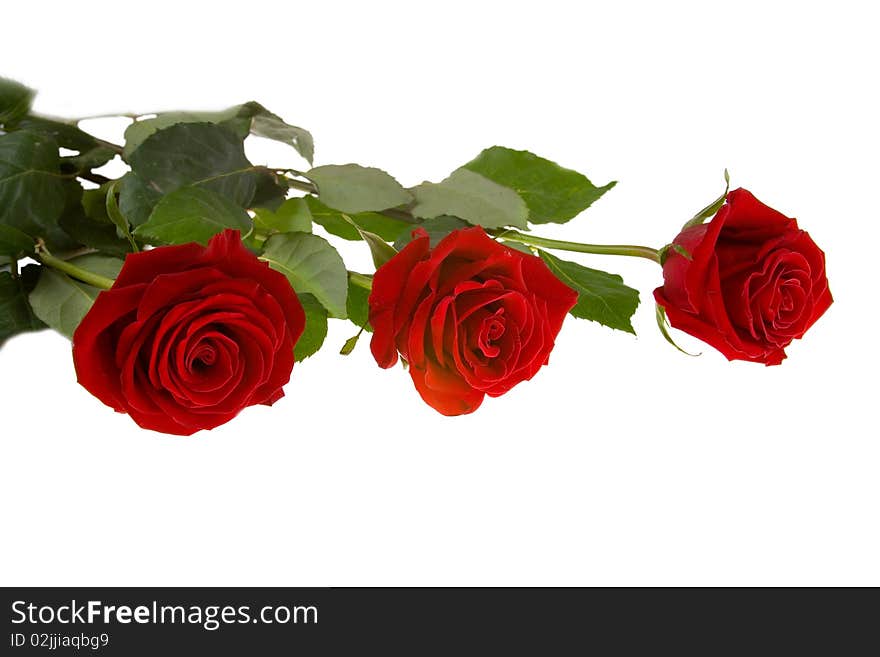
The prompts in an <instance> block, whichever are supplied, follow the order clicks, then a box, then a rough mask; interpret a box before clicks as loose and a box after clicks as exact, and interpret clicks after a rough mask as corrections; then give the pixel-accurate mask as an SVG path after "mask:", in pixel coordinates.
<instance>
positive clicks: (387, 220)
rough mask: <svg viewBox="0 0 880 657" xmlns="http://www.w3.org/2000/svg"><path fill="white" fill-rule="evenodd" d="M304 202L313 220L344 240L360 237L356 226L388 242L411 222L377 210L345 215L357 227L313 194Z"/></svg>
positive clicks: (356, 239)
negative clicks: (393, 217) (387, 215)
mask: <svg viewBox="0 0 880 657" xmlns="http://www.w3.org/2000/svg"><path fill="white" fill-rule="evenodd" d="M305 200H306V203H307V204H308V206H309V211H310V212H311V214H312V219H313V220H314V222H315V223H316V224H318V225H320V226H322V227H323V228H324V230H326V231H327V232H328V233H330V234H331V235H336V236H337V237H341V238H342V239H344V240H350V241H353V242H356V241H358V240H360V239H361V235H360V233H359V232H358V230H357V228H361V229H362V230H366V231H369V232H371V233H375V234H376V235H378V236H379V237H381V238H382V239H383V240H385V241H386V242H390V241H391V240H394V239H396V238H397V236H398V235H400V233H401V231H403V230H405V229H406V228H407V227H408V226H411V224H408V223H406V222H405V221H400V220H399V219H392V218H391V217H386V216H385V215H384V214H379V213H377V212H357V213H354V214H348V215H347V216H348V217H349V218H350V219H351V220H352V221H353V222H354V223H355V224H357V228H356V227H355V226H352V225H351V223H349V222H348V221H346V220H345V217H343V214H345V213H343V212H340V211H339V210H334V209H333V208H329V207H327V206H326V205H324V204H323V203H321V201H319V200H318V199H317V198H315V197H314V196H306V197H305Z"/></svg>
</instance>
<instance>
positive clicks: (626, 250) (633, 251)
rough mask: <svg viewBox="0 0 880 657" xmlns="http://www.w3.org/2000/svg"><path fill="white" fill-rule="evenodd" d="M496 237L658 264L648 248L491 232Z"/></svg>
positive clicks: (657, 255)
mask: <svg viewBox="0 0 880 657" xmlns="http://www.w3.org/2000/svg"><path fill="white" fill-rule="evenodd" d="M492 232H493V234H494V235H495V236H496V237H500V238H502V239H505V240H509V241H511V242H520V243H521V244H528V245H530V246H543V247H544V248H546V249H559V250H561V251H575V252H577V253H593V254H596V255H621V256H631V257H633V258H647V259H648V260H653V261H654V262H656V263H658V264H659V262H660V252H659V251H657V249H652V248H651V247H650V246H635V245H631V244H582V243H580V242H566V241H563V240H551V239H549V238H547V237H538V236H537V235H524V234H523V233H518V232H516V231H512V230H501V231H492Z"/></svg>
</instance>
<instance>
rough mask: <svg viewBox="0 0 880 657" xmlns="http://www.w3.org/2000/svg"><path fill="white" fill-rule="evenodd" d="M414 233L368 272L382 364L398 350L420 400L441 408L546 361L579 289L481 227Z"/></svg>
mask: <svg viewBox="0 0 880 657" xmlns="http://www.w3.org/2000/svg"><path fill="white" fill-rule="evenodd" d="M413 235H414V239H413V240H412V241H411V242H410V243H409V244H407V246H406V247H405V248H403V249H402V250H401V251H400V253H398V254H397V255H395V256H394V257H393V258H391V260H389V261H388V262H387V263H386V264H384V265H383V266H382V267H380V268H379V270H378V271H377V272H376V275H375V277H374V278H373V290H372V292H371V294H370V299H369V301H370V323H371V324H372V326H373V338H372V342H371V345H370V346H371V349H372V352H373V356H374V357H375V359H376V362H377V363H378V364H379V365H380V366H381V367H386V368H387V367H391V366H392V365H394V363H396V362H397V354H398V352H399V353H400V354H401V355H402V356H403V358H404V359H406V361H407V362H408V363H409V372H410V374H411V376H412V380H413V383H415V386H416V389H417V390H418V391H419V394H420V395H421V396H422V399H424V400H425V402H427V403H428V404H429V405H430V406H432V407H433V408H435V409H436V410H438V411H439V412H440V413H443V414H444V415H462V414H465V413H472V412H473V411H475V410H476V409H477V408H478V407H479V406H480V404H481V403H482V401H483V398H484V396H485V395H489V396H490V397H497V396H499V395H503V394H504V393H505V392H507V391H508V390H510V389H511V388H512V387H513V386H515V385H516V384H517V383H519V382H521V381H526V380H528V379H531V378H532V377H533V376H534V375H535V374H536V373H537V372H538V370H539V369H541V366H542V365H546V364H547V359H548V357H549V355H550V352H551V351H552V350H553V345H554V340H555V338H556V335H557V334H558V333H559V330H560V328H562V322H563V320H564V319H565V315H566V314H567V313H568V311H569V310H570V309H571V308H572V307H573V306H574V304H575V303H576V302H577V293H576V292H575V291H574V290H572V289H571V288H569V287H568V286H566V285H564V284H563V283H562V282H560V281H559V279H557V278H556V277H555V276H554V275H553V274H552V273H551V272H550V270H549V269H548V268H547V266H546V265H545V264H544V262H543V261H542V260H541V259H540V258H537V257H535V256H532V255H528V254H525V253H522V252H520V251H517V250H514V249H511V248H509V247H507V246H504V245H502V244H499V243H498V242H496V241H495V240H493V239H491V238H490V237H489V236H488V235H486V233H485V231H483V229H482V228H467V229H462V230H457V231H454V232H452V233H450V234H449V235H448V236H447V237H445V238H444V239H443V240H442V241H441V242H440V243H439V244H437V246H436V247H435V248H433V249H432V248H431V247H430V240H429V238H428V235H427V233H426V232H425V231H424V230H422V229H417V230H416V231H415V232H414V233H413Z"/></svg>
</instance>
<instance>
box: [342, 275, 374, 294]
mask: <svg viewBox="0 0 880 657" xmlns="http://www.w3.org/2000/svg"><path fill="white" fill-rule="evenodd" d="M348 280H350V281H351V283H352V285H357V286H358V287H360V288H363V289H365V290H372V289H373V277H372V276H367V275H366V274H358V273H357V272H356V271H350V272H348Z"/></svg>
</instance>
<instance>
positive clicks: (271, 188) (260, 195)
mask: <svg viewBox="0 0 880 657" xmlns="http://www.w3.org/2000/svg"><path fill="white" fill-rule="evenodd" d="M287 191H288V187H287V185H283V184H281V183H280V182H279V178H278V176H277V175H276V174H275V173H273V172H272V171H269V170H267V169H261V170H258V171H257V188H256V191H254V198H253V199H251V205H250V207H252V208H265V209H266V210H272V211H275V210H277V209H278V207H279V206H280V205H281V204H282V203H283V202H284V199H286V198H287Z"/></svg>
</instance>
